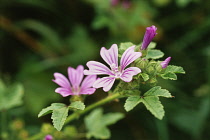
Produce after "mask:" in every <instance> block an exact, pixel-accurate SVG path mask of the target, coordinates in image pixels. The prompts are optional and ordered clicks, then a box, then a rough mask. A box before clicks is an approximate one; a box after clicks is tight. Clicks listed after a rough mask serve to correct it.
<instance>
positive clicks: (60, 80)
mask: <svg viewBox="0 0 210 140" xmlns="http://www.w3.org/2000/svg"><path fill="white" fill-rule="evenodd" d="M54 77H55V80H54V79H53V80H52V81H53V82H55V83H56V84H58V85H59V86H61V87H65V88H70V83H69V80H68V79H67V78H66V77H65V76H64V75H63V74H61V73H57V72H56V73H54Z"/></svg>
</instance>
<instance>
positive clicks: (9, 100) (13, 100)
mask: <svg viewBox="0 0 210 140" xmlns="http://www.w3.org/2000/svg"><path fill="white" fill-rule="evenodd" d="M23 95H24V90H23V86H22V85H21V84H18V83H17V84H13V85H12V86H9V87H6V86H5V85H4V83H3V82H2V81H0V110H3V109H10V108H13V107H16V106H19V105H21V104H22V103H23V99H22V98H23Z"/></svg>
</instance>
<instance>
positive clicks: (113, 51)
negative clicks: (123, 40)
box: [100, 44, 118, 66]
mask: <svg viewBox="0 0 210 140" xmlns="http://www.w3.org/2000/svg"><path fill="white" fill-rule="evenodd" d="M100 55H101V57H102V58H103V59H104V61H105V62H106V63H107V64H109V65H112V64H115V65H116V66H118V47H117V44H113V45H112V46H111V48H110V49H109V50H107V49H106V48H104V47H102V48H101V51H100Z"/></svg>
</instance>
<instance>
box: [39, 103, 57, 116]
mask: <svg viewBox="0 0 210 140" xmlns="http://www.w3.org/2000/svg"><path fill="white" fill-rule="evenodd" d="M52 110H53V108H52V106H48V107H46V108H43V109H42V110H41V111H40V112H39V114H38V118H39V117H42V116H45V115H47V114H49V113H52Z"/></svg>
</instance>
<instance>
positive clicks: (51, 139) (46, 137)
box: [44, 135, 53, 140]
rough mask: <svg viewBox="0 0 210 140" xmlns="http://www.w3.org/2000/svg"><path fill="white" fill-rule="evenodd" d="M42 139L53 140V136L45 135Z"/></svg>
mask: <svg viewBox="0 0 210 140" xmlns="http://www.w3.org/2000/svg"><path fill="white" fill-rule="evenodd" d="M44 140H53V137H52V136H51V135H46V136H45V138H44Z"/></svg>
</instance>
